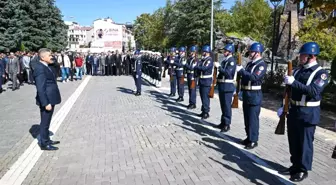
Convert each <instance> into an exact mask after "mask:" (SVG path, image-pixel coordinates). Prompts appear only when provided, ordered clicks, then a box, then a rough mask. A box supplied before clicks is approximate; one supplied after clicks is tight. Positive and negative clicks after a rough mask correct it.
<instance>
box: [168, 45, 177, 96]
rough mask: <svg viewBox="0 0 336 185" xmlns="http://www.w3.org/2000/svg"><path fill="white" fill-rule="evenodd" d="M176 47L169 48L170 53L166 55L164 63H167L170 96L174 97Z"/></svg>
mask: <svg viewBox="0 0 336 185" xmlns="http://www.w3.org/2000/svg"><path fill="white" fill-rule="evenodd" d="M175 52H176V48H175V47H172V48H170V55H169V56H168V57H167V61H166V64H167V65H168V75H169V76H170V78H169V81H170V94H169V96H170V97H174V96H175V94H176V73H175V66H174V65H173V64H174V61H175V58H177V57H176V56H175Z"/></svg>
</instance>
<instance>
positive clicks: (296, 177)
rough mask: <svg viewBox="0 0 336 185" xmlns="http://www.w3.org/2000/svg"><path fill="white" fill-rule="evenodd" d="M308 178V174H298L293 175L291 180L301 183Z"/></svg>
mask: <svg viewBox="0 0 336 185" xmlns="http://www.w3.org/2000/svg"><path fill="white" fill-rule="evenodd" d="M307 177H308V172H298V173H295V174H293V175H291V177H290V178H289V180H291V181H292V182H301V181H303V180H304V179H305V178H307Z"/></svg>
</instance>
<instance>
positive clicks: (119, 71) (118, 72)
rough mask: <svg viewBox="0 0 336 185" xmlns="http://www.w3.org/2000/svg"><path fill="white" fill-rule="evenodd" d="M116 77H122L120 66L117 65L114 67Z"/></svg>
mask: <svg viewBox="0 0 336 185" xmlns="http://www.w3.org/2000/svg"><path fill="white" fill-rule="evenodd" d="M115 74H116V75H117V76H120V75H122V71H121V64H117V66H116V73H115Z"/></svg>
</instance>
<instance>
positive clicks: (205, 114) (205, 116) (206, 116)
mask: <svg viewBox="0 0 336 185" xmlns="http://www.w3.org/2000/svg"><path fill="white" fill-rule="evenodd" d="M209 117H210V115H209V113H204V114H203V116H202V119H208V118H209Z"/></svg>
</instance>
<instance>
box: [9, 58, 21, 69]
mask: <svg viewBox="0 0 336 185" xmlns="http://www.w3.org/2000/svg"><path fill="white" fill-rule="evenodd" d="M6 71H7V72H8V73H18V72H20V61H19V59H18V58H13V59H8V64H7V66H6Z"/></svg>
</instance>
